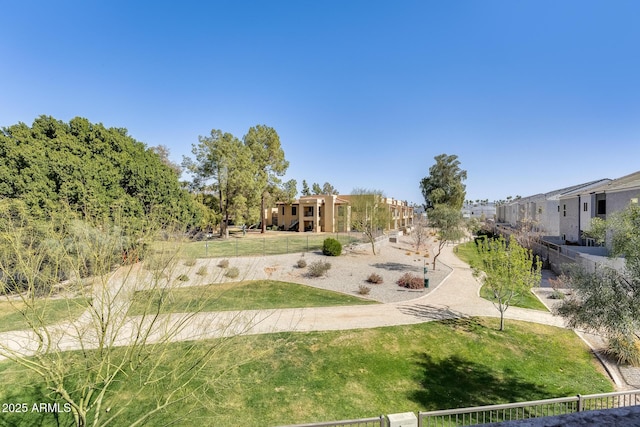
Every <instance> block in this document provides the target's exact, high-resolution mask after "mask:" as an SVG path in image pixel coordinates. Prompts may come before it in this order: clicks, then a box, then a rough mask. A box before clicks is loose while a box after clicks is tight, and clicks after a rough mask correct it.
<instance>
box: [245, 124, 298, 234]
mask: <svg viewBox="0 0 640 427" xmlns="http://www.w3.org/2000/svg"><path fill="white" fill-rule="evenodd" d="M244 144H245V146H246V147H248V149H249V155H250V158H251V162H252V165H253V167H254V168H255V169H256V172H257V173H256V180H255V181H256V182H255V185H256V187H257V188H256V190H257V192H258V193H259V194H260V223H261V224H262V233H264V232H265V231H266V222H265V220H264V211H265V208H266V205H265V201H266V198H267V197H268V194H269V192H270V191H275V189H276V188H277V187H278V186H279V185H280V183H281V181H280V179H279V178H278V177H280V176H283V175H284V174H285V172H286V171H287V168H288V167H289V162H288V161H287V160H285V156H284V151H283V150H282V146H281V145H280V137H279V136H278V133H277V132H276V131H275V129H273V128H271V127H268V126H264V125H257V126H254V127H251V128H249V131H248V132H247V134H246V135H245V136H244Z"/></svg>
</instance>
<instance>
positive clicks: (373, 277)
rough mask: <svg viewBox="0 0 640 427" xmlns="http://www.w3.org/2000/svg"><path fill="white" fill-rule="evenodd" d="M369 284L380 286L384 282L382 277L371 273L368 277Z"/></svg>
mask: <svg viewBox="0 0 640 427" xmlns="http://www.w3.org/2000/svg"><path fill="white" fill-rule="evenodd" d="M367 282H369V283H373V284H375V285H379V284H380V283H382V282H383V280H382V276H381V275H379V274H377V273H371V274H370V275H369V277H367Z"/></svg>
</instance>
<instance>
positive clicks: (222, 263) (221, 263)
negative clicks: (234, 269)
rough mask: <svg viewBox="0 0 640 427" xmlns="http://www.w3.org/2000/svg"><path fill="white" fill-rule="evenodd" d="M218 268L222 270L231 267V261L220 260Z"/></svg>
mask: <svg viewBox="0 0 640 427" xmlns="http://www.w3.org/2000/svg"><path fill="white" fill-rule="evenodd" d="M218 267H220V268H227V267H229V260H228V259H223V260H220V262H219V263H218Z"/></svg>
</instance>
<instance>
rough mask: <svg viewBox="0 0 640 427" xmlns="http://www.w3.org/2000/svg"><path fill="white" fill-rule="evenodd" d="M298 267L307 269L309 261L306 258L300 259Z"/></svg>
mask: <svg viewBox="0 0 640 427" xmlns="http://www.w3.org/2000/svg"><path fill="white" fill-rule="evenodd" d="M296 265H297V266H298V268H305V267H306V266H307V261H306V260H305V259H304V258H300V259H299V260H298V263H297V264H296Z"/></svg>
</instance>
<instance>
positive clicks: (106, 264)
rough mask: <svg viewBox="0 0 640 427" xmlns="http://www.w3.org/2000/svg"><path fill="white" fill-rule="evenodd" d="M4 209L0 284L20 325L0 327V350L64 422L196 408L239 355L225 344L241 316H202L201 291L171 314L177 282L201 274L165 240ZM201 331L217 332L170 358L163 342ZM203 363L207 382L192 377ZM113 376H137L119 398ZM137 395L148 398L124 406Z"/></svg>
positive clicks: (241, 326) (137, 420)
mask: <svg viewBox="0 0 640 427" xmlns="http://www.w3.org/2000/svg"><path fill="white" fill-rule="evenodd" d="M7 213H8V212H6V211H4V212H2V214H3V215H0V226H1V229H0V250H2V255H3V256H2V257H1V258H0V285H1V286H2V287H1V288H0V294H1V297H2V299H4V300H5V301H6V302H7V303H8V304H9V305H10V306H11V307H12V309H13V311H14V312H15V313H17V314H19V315H20V318H21V323H20V324H19V325H17V326H18V327H19V329H20V331H11V332H4V333H2V334H0V358H3V359H9V360H11V361H13V362H15V363H16V364H18V365H19V366H22V367H23V368H26V369H27V370H28V371H30V372H32V373H33V374H35V375H36V376H37V377H39V378H40V380H41V384H42V386H43V388H45V389H46V390H47V392H48V395H49V397H50V399H51V401H52V403H55V404H58V405H59V408H60V411H59V413H58V414H57V417H59V419H60V420H62V421H63V422H64V423H69V422H71V423H72V424H74V425H76V426H87V425H93V426H104V425H108V424H110V423H113V422H115V420H118V419H119V420H120V421H119V423H123V422H125V421H123V418H126V423H127V425H131V426H136V425H142V424H144V423H145V422H147V421H148V420H149V419H151V418H152V417H158V416H162V417H163V419H166V417H168V416H170V415H171V411H167V408H169V407H171V406H172V405H176V404H180V405H181V409H185V408H187V409H190V410H193V411H196V410H197V409H198V408H199V405H203V404H208V402H207V399H208V398H207V396H208V395H209V393H208V391H209V390H210V389H211V388H212V387H216V386H217V385H219V384H220V383H221V381H222V379H223V378H224V377H225V373H226V372H228V370H229V369H231V368H232V366H234V364H238V363H242V361H243V360H246V355H241V354H236V355H233V356H230V355H229V354H227V352H228V351H230V350H229V349H230V348H231V347H230V346H229V344H230V342H231V340H232V339H233V337H234V336H236V335H238V334H242V333H244V332H246V328H249V327H250V325H251V322H250V321H248V322H247V321H243V322H239V321H238V318H237V315H228V316H224V317H214V316H207V315H205V314H204V313H202V307H203V302H204V301H205V298H206V295H205V294H204V293H203V294H202V298H201V299H196V300H194V301H197V302H194V303H191V304H190V306H188V307H184V308H183V309H182V310H181V313H173V314H168V313H167V305H168V304H169V303H170V302H171V301H172V298H173V295H174V293H175V292H176V289H177V288H178V287H180V286H183V285H184V282H185V281H186V280H191V281H196V280H201V281H202V280H204V278H200V279H197V278H198V277H199V276H198V275H195V274H191V273H192V271H191V269H192V268H193V267H189V266H187V265H185V263H184V262H181V261H180V258H179V256H178V255H179V248H178V247H177V246H176V245H174V244H165V245H159V246H158V247H157V248H155V250H154V251H150V250H149V249H148V248H147V247H146V245H145V242H148V241H150V240H152V239H153V237H154V236H153V234H152V233H146V234H145V235H144V236H141V235H138V236H127V235H125V234H124V233H123V232H122V230H121V229H120V228H119V227H117V226H116V225H114V224H107V223H102V224H99V225H98V224H89V223H87V222H85V221H80V220H64V219H61V220H60V221H59V222H51V223H49V224H50V225H49V226H47V227H45V226H44V225H43V224H41V223H38V224H35V225H34V224H30V223H29V221H27V220H25V219H24V218H22V219H20V218H18V220H16V218H15V216H14V215H7ZM140 260H142V262H140ZM208 279H209V280H210V279H211V277H209V278H208ZM191 284H192V285H193V284H197V283H191ZM192 289H193V292H194V293H196V294H197V293H198V292H204V291H203V290H202V289H204V288H203V287H202V286H200V287H198V286H194V287H193V288H192ZM55 307H57V309H55ZM54 309H55V310H57V311H58V312H61V313H62V314H61V316H60V319H58V320H57V321H55V320H52V319H50V318H49V317H50V315H51V312H52V311H54ZM203 336H207V337H212V336H218V337H221V338H220V339H218V340H216V341H215V343H212V344H211V345H210V346H207V347H206V348H205V347H200V346H193V345H191V346H182V347H181V348H180V357H176V356H175V353H174V352H173V351H172V349H173V348H174V347H173V346H174V344H173V342H174V341H179V340H188V339H191V340H194V339H199V338H201V337H203ZM71 350H77V351H71ZM203 369H207V370H208V372H211V371H213V372H215V377H214V379H213V380H212V381H208V382H202V381H200V379H199V375H200V374H201V372H202V371H203ZM123 381H126V382H127V383H130V382H134V383H135V384H136V387H135V388H133V389H132V390H131V391H130V393H128V394H127V395H126V396H124V397H123V398H122V397H119V396H118V393H117V389H118V387H119V385H120V383H122V382H123ZM141 401H144V402H145V403H146V405H147V406H148V407H147V408H145V410H144V411H143V412H142V413H140V412H139V411H138V412H136V411H133V412H132V411H131V406H132V405H136V404H140V403H139V402H141ZM149 402H153V403H152V404H149ZM131 414H137V415H135V416H134V417H133V418H131V416H132V415H131ZM65 417H68V418H65Z"/></svg>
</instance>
